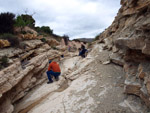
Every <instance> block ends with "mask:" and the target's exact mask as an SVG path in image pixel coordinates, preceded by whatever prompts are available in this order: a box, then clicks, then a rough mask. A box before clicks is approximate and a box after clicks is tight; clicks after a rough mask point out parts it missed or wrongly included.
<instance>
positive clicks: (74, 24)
mask: <svg viewBox="0 0 150 113" xmlns="http://www.w3.org/2000/svg"><path fill="white" fill-rule="evenodd" d="M119 8H120V0H0V12H12V13H15V14H16V15H19V14H22V13H25V12H27V13H28V14H34V15H33V18H34V19H35V20H36V26H50V28H51V29H53V31H54V33H55V34H58V35H64V34H66V35H68V36H69V37H70V39H73V38H91V37H95V36H96V35H97V34H99V33H100V32H101V31H103V30H104V29H105V28H107V27H108V26H109V25H110V24H111V23H112V21H113V20H114V17H115V16H116V15H117V12H118V9H119Z"/></svg>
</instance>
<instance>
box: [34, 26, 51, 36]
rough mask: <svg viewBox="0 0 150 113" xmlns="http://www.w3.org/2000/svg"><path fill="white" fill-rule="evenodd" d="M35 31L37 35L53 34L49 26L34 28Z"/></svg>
mask: <svg viewBox="0 0 150 113" xmlns="http://www.w3.org/2000/svg"><path fill="white" fill-rule="evenodd" d="M35 30H36V31H37V32H39V33H47V34H50V35H51V34H53V30H52V29H50V27H49V26H42V27H35Z"/></svg>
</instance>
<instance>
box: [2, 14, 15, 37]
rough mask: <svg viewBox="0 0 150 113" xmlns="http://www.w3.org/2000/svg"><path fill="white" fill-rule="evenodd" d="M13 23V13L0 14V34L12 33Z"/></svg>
mask: <svg viewBox="0 0 150 113" xmlns="http://www.w3.org/2000/svg"><path fill="white" fill-rule="evenodd" d="M14 23H15V15H14V14H13V13H9V12H7V13H1V14H0V34H2V33H13V31H14Z"/></svg>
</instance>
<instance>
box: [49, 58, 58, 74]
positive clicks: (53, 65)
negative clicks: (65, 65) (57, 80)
mask: <svg viewBox="0 0 150 113" xmlns="http://www.w3.org/2000/svg"><path fill="white" fill-rule="evenodd" d="M50 70H52V71H54V72H61V70H60V67H59V64H57V62H54V61H53V62H51V63H50V64H49V67H48V71H50Z"/></svg>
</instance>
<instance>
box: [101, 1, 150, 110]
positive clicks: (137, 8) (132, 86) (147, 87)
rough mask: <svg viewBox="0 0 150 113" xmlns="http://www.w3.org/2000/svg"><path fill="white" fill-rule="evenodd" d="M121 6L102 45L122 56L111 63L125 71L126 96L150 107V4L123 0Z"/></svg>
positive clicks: (104, 34)
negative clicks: (139, 100)
mask: <svg viewBox="0 0 150 113" xmlns="http://www.w3.org/2000/svg"><path fill="white" fill-rule="evenodd" d="M121 5H122V6H121V8H120V10H119V12H118V14H117V16H116V17H115V20H114V21H113V23H112V25H111V26H110V27H108V28H107V29H106V30H105V31H104V32H103V33H101V34H100V36H99V43H102V42H104V43H105V44H106V45H107V46H106V49H109V50H112V51H113V52H114V53H115V54H117V55H118V56H120V58H121V59H118V60H115V62H114V60H112V62H114V63H117V62H116V61H119V63H118V64H119V65H122V66H123V67H124V70H125V72H126V74H125V76H126V80H125V93H127V94H134V95H136V96H139V97H140V98H141V99H142V100H143V101H144V102H145V104H146V105H147V107H150V65H149V64H150V60H149V59H150V1H149V0H121ZM116 47H117V48H118V50H117V49H116ZM114 53H113V54H114ZM118 56H117V57H116V58H118ZM121 60H124V61H123V62H122V61H121Z"/></svg>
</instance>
